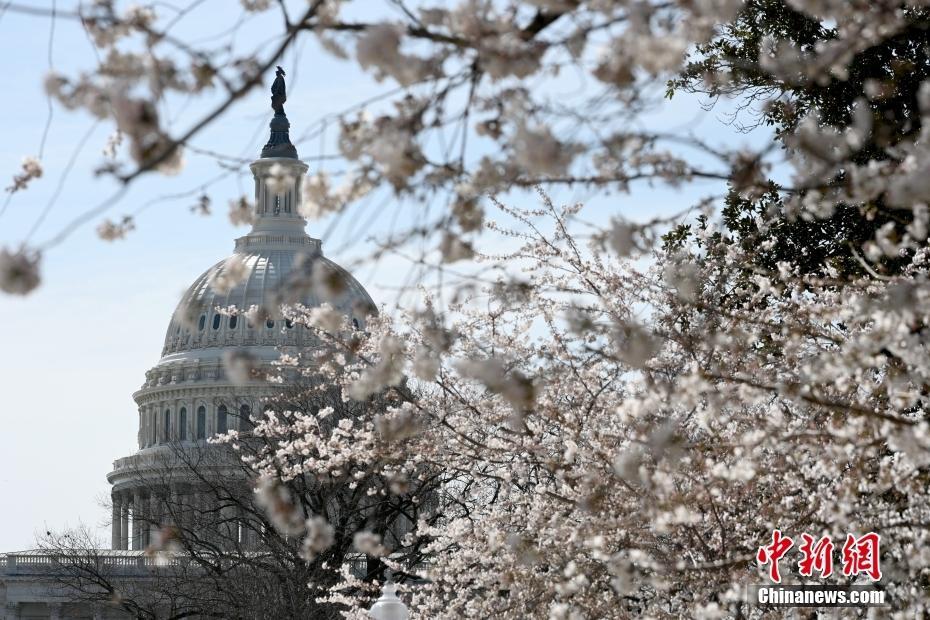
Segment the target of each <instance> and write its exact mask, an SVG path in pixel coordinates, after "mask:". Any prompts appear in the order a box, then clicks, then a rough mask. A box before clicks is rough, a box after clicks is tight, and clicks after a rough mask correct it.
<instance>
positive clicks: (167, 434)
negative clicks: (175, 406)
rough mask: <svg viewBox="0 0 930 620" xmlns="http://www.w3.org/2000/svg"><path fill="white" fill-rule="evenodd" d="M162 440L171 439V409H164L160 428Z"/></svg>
mask: <svg viewBox="0 0 930 620" xmlns="http://www.w3.org/2000/svg"><path fill="white" fill-rule="evenodd" d="M161 437H162V441H163V442H168V441H171V409H165V424H164V426H162V429H161Z"/></svg>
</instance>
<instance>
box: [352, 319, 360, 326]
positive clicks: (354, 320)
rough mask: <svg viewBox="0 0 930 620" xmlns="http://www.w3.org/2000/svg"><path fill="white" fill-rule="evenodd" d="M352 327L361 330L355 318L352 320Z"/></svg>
mask: <svg viewBox="0 0 930 620" xmlns="http://www.w3.org/2000/svg"><path fill="white" fill-rule="evenodd" d="M352 327H354V328H355V329H358V328H359V327H358V319H355V318H353V319H352Z"/></svg>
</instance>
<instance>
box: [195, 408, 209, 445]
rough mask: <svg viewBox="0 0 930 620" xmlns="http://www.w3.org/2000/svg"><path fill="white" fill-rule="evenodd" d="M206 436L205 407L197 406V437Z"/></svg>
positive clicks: (202, 437) (203, 437) (204, 437)
mask: <svg viewBox="0 0 930 620" xmlns="http://www.w3.org/2000/svg"><path fill="white" fill-rule="evenodd" d="M206 438H207V408H206V407H204V406H203V405H201V406H199V407H197V439H206Z"/></svg>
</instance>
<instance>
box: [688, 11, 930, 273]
mask: <svg viewBox="0 0 930 620" xmlns="http://www.w3.org/2000/svg"><path fill="white" fill-rule="evenodd" d="M791 4H792V3H790V2H785V1H783V0H750V1H749V2H746V3H745V5H744V7H743V9H742V10H741V11H740V13H739V15H738V17H737V18H736V19H734V20H733V21H732V22H731V23H729V24H727V25H726V26H725V27H724V28H723V29H722V30H721V32H720V35H719V36H718V37H716V38H715V39H714V40H712V41H711V42H709V43H707V44H704V45H700V46H698V48H697V53H696V54H695V57H694V59H693V60H692V61H691V62H690V63H688V64H687V66H686V69H685V71H684V72H683V74H682V76H681V77H680V78H679V79H676V80H673V81H672V82H670V85H669V92H670V94H671V93H672V92H674V90H677V89H682V90H685V91H688V92H697V93H702V94H705V95H708V96H710V97H711V98H713V99H714V100H716V99H717V98H719V97H723V96H738V97H740V98H741V101H742V103H741V105H740V108H739V111H738V112H737V113H735V114H734V116H733V117H732V122H733V123H734V124H735V125H736V126H737V127H739V128H740V129H741V130H746V131H749V130H751V129H753V128H755V127H758V126H769V127H772V128H773V129H774V130H775V134H776V136H777V138H778V139H779V141H780V143H781V146H782V148H787V149H790V148H793V146H794V145H793V144H792V143H791V137H792V136H793V135H794V132H795V131H796V130H797V128H798V126H799V124H800V123H801V122H802V121H803V119H804V118H805V117H807V116H809V115H813V114H816V115H817V116H818V118H819V121H820V122H821V123H823V124H825V125H829V126H833V127H835V128H837V129H838V130H840V131H842V130H844V129H847V128H849V127H851V126H853V125H855V123H856V122H864V121H867V122H868V123H869V124H870V131H869V132H867V134H866V137H865V139H864V140H863V141H862V143H861V144H858V145H856V146H857V148H856V150H855V152H854V153H853V154H852V155H851V156H850V158H849V160H850V161H851V162H854V163H857V164H865V163H866V162H869V161H883V160H887V159H889V158H894V157H895V152H894V147H895V145H897V144H899V143H900V142H901V141H902V140H911V139H913V138H915V137H916V135H917V134H919V132H920V130H921V119H920V110H919V107H920V105H919V96H920V87H921V84H922V83H923V81H924V80H926V79H927V77H928V76H930V11H928V10H927V9H915V8H904V7H903V6H902V8H901V11H902V14H903V15H905V16H906V20H905V24H904V26H903V27H900V28H898V30H897V32H895V33H894V34H893V35H892V36H889V37H887V38H885V39H882V40H881V41H880V42H879V43H878V44H876V45H872V46H869V47H866V48H865V49H863V50H861V51H858V52H855V53H853V51H849V52H848V53H849V54H853V55H852V57H851V58H848V57H847V56H846V54H847V49H845V48H842V47H839V46H838V49H837V50H836V52H835V54H834V56H835V57H836V58H837V61H838V62H837V63H836V67H835V68H830V70H829V71H825V72H823V73H820V74H818V75H810V74H805V73H804V72H803V71H801V70H800V69H799V70H798V71H797V72H796V73H789V72H785V71H783V70H782V71H769V70H767V66H766V56H767V55H768V56H779V55H785V54H789V53H793V54H798V55H799V57H802V58H803V57H807V56H810V55H812V54H814V53H817V52H820V51H822V50H823V49H825V48H828V47H829V46H830V45H831V43H833V42H834V41H836V39H837V31H836V29H835V28H834V27H832V26H831V24H830V23H829V22H828V20H817V19H815V18H813V17H811V16H810V15H807V14H804V13H801V12H799V11H796V10H795V9H794V8H792V6H791ZM786 50H790V51H786ZM847 60H848V62H847ZM840 61H842V62H840ZM798 66H799V67H800V64H799V65H798ZM863 93H865V94H866V95H867V98H864V97H863ZM857 108H861V110H862V111H861V112H860V113H859V115H857V114H856V110H857ZM757 163H758V162H757V161H756V160H754V159H753V160H750V161H747V162H745V164H744V166H743V167H742V170H743V171H744V172H745V178H756V176H755V175H756V173H757V172H758V171H757V170H754V169H753V166H755V165H757ZM740 170H741V168H740V167H739V166H735V174H734V178H733V179H732V180H731V183H730V192H729V195H728V197H727V200H726V205H725V208H724V209H723V211H722V215H723V217H724V221H725V222H726V225H727V227H728V229H729V230H730V231H731V232H732V233H733V234H734V237H735V239H736V240H738V241H739V242H741V243H743V244H744V246H745V247H753V246H755V247H756V248H757V252H756V257H757V263H758V266H761V267H763V268H765V269H767V270H771V269H774V268H775V266H776V264H777V263H778V262H780V261H787V262H789V263H791V264H793V265H795V266H797V267H798V268H800V269H801V271H802V272H803V273H819V272H822V270H823V269H824V267H825V266H831V267H833V268H835V269H837V270H838V271H839V272H840V273H841V274H845V275H863V274H864V273H866V271H865V270H864V268H863V266H862V261H861V260H860V259H859V258H858V257H857V254H861V250H860V248H861V247H862V245H863V244H864V243H865V242H867V241H869V240H871V239H872V238H873V237H874V236H875V233H876V231H877V230H878V229H880V228H881V227H882V226H884V225H885V224H886V223H888V222H893V223H894V232H893V233H892V235H893V237H898V236H900V234H901V232H902V230H903V228H904V227H905V226H907V224H908V223H910V221H911V219H912V216H911V214H910V213H907V212H904V211H901V210H897V209H893V208H889V207H888V206H887V205H886V204H885V202H884V201H883V200H882V199H881V198H879V199H877V200H874V201H871V202H868V203H863V204H835V205H833V206H832V207H833V208H832V213H831V214H829V216H827V217H822V218H816V219H814V218H806V219H804V218H800V217H795V214H794V213H791V212H789V211H785V210H784V208H783V202H782V198H783V196H784V191H788V192H789V193H797V192H800V193H802V194H805V193H808V192H809V191H811V190H816V189H818V188H812V187H797V188H785V187H781V186H779V185H778V184H776V183H774V182H771V185H770V191H768V192H760V191H755V192H749V195H748V196H747V192H744V191H743V190H744V189H746V188H745V186H744V183H743V180H744V179H741V178H740V175H739V171H740ZM852 182H853V180H852V179H850V178H849V175H848V174H847V171H846V170H844V169H843V168H839V169H838V170H837V171H836V174H835V176H834V179H833V183H834V184H836V185H843V184H848V183H852ZM779 212H781V217H779V218H777V219H776V221H775V222H774V224H770V225H768V226H766V227H765V228H764V229H760V228H759V226H758V225H757V216H759V215H768V216H771V215H772V214H773V213H779ZM903 264H904V261H903V260H898V259H889V258H885V259H884V260H883V261H881V263H880V264H878V265H876V266H875V267H876V270H878V271H880V272H886V273H894V272H896V271H897V270H899V269H900V268H901V266H902V265H903Z"/></svg>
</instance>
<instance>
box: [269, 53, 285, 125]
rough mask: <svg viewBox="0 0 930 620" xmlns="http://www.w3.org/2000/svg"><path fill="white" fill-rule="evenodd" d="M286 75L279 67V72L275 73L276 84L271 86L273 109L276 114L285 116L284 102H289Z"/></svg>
mask: <svg viewBox="0 0 930 620" xmlns="http://www.w3.org/2000/svg"><path fill="white" fill-rule="evenodd" d="M284 75H285V74H284V69H282V68H281V66H280V65H279V66H278V70H277V71H275V78H274V83H272V85H271V109H273V110H274V113H275V114H284V102H285V101H287V92H286V88H287V87H286V85H285V84H284Z"/></svg>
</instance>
